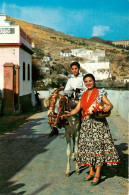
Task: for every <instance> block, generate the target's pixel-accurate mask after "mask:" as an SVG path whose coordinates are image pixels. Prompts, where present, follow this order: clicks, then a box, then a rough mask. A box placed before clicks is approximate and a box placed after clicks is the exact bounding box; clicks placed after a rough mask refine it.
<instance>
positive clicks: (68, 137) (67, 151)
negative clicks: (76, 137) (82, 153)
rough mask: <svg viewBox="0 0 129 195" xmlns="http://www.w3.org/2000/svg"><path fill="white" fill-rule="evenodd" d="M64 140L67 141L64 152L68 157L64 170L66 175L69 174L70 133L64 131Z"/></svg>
mask: <svg viewBox="0 0 129 195" xmlns="http://www.w3.org/2000/svg"><path fill="white" fill-rule="evenodd" d="M66 141H67V149H66V154H67V157H68V161H67V169H66V171H65V175H66V176H70V168H71V167H70V157H71V138H70V134H69V133H68V132H66Z"/></svg>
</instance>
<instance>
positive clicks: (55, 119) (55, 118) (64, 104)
mask: <svg viewBox="0 0 129 195" xmlns="http://www.w3.org/2000/svg"><path fill="white" fill-rule="evenodd" d="M63 89H64V87H60V88H58V89H55V90H54V92H53V93H52V94H51V96H50V97H49V107H48V110H49V111H50V113H49V114H48V123H49V124H50V125H51V126H52V127H54V126H56V125H57V124H58V123H59V120H60V117H61V114H62V112H63V109H64V108H65V109H66V110H68V109H69V99H68V97H66V96H64V95H62V94H59V91H61V90H63ZM57 99H59V107H60V109H59V112H58V113H57V114H56V113H55V112H54V110H55V104H56V102H57Z"/></svg>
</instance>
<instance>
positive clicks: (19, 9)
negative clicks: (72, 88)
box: [0, 0, 129, 41]
mask: <svg viewBox="0 0 129 195" xmlns="http://www.w3.org/2000/svg"><path fill="white" fill-rule="evenodd" d="M0 13H3V14H6V15H8V16H11V17H14V18H17V19H20V20H24V21H27V22H30V23H34V24H37V25H42V26H45V27H49V28H52V29H55V30H57V31H60V32H63V33H66V34H69V35H73V36H76V37H83V38H91V37H93V36H98V37H100V38H102V39H105V40H112V41H115V40H129V0H37V1H36V0H25V1H21V0H5V1H2V0H1V1H0Z"/></svg>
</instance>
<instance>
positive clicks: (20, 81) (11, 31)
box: [0, 14, 33, 114]
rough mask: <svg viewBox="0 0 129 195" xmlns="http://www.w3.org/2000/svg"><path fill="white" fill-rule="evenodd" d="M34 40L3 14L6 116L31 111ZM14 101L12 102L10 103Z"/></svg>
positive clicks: (1, 80)
mask: <svg viewBox="0 0 129 195" xmlns="http://www.w3.org/2000/svg"><path fill="white" fill-rule="evenodd" d="M31 44H32V40H31V38H30V37H29V36H28V35H27V34H26V33H25V32H24V31H23V30H22V29H21V28H20V26H18V25H12V24H11V22H10V21H7V20H6V15H4V14H0V89H1V90H2V92H3V105H4V112H5V114H6V113H14V112H15V111H16V110H19V109H20V108H21V109H23V110H24V109H26V108H29V106H30V105H31V93H32V53H33V52H32V45H31ZM9 100H10V101H9Z"/></svg>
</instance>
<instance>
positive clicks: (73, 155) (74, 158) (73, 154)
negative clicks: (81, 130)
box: [72, 135, 76, 161]
mask: <svg viewBox="0 0 129 195" xmlns="http://www.w3.org/2000/svg"><path fill="white" fill-rule="evenodd" d="M72 139H73V153H72V160H73V161H75V160H76V156H75V135H73V138H72Z"/></svg>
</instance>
